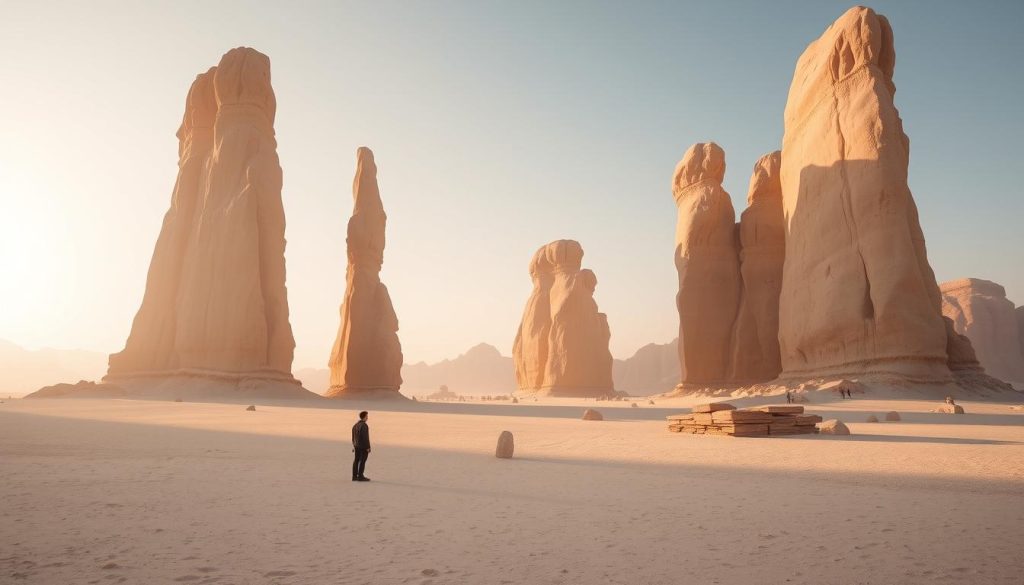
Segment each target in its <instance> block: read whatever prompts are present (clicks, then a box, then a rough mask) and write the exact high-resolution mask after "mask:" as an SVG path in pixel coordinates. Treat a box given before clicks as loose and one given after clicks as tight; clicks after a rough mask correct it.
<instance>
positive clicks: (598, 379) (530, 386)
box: [512, 240, 614, 396]
mask: <svg viewBox="0 0 1024 585" xmlns="http://www.w3.org/2000/svg"><path fill="white" fill-rule="evenodd" d="M582 261H583V247H582V246H580V244H579V242H576V241H573V240H556V241H554V242H551V243H550V244H547V245H546V246H544V247H542V248H541V249H540V250H538V251H537V253H536V254H534V257H533V261H531V263H530V276H531V278H533V281H534V290H533V293H532V294H531V295H530V299H529V301H527V305H526V309H525V311H524V312H523V320H522V323H521V324H520V326H519V331H518V333H517V334H516V340H515V343H514V345H513V348H512V355H513V360H514V361H515V364H516V381H517V383H518V385H519V388H520V390H522V391H525V392H536V393H540V394H545V395H550V396H607V395H610V394H613V393H614V389H613V385H612V355H611V352H610V351H608V341H609V339H610V338H611V332H610V331H609V329H608V318H607V317H606V316H605V314H604V313H600V312H598V308H597V303H596V302H595V301H594V290H595V289H596V287H597V277H596V276H595V275H594V273H593V272H592V271H590V270H587V269H581V268H580V267H581V265H582Z"/></svg>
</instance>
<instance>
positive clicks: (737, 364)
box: [730, 151, 786, 383]
mask: <svg viewBox="0 0 1024 585" xmlns="http://www.w3.org/2000/svg"><path fill="white" fill-rule="evenodd" d="M781 158H782V153H781V152H779V151H775V152H773V153H770V154H766V155H765V156H762V157H761V158H760V159H759V160H758V161H757V163H756V164H755V165H754V173H753V175H752V176H751V177H750V191H749V194H748V195H747V209H746V210H745V211H744V212H743V214H742V215H741V216H740V227H739V234H740V276H741V278H742V291H741V296H740V306H739V312H738V314H737V317H736V327H735V330H734V333H733V347H732V362H731V364H730V367H731V374H730V379H731V380H732V381H733V382H736V383H750V382H765V381H768V380H773V379H775V377H776V376H778V375H779V372H780V371H782V363H781V358H780V356H779V293H780V292H781V291H782V266H783V262H784V261H785V257H786V224H785V219H784V217H783V213H782V185H781V184H780V182H779V168H780V165H781Z"/></svg>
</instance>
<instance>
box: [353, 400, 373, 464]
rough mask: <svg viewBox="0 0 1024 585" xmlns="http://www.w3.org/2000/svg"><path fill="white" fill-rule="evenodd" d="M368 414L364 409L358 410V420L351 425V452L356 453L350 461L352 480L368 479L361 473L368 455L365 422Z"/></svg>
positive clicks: (366, 426)
mask: <svg viewBox="0 0 1024 585" xmlns="http://www.w3.org/2000/svg"><path fill="white" fill-rule="evenodd" d="M369 416H370V413H368V412H366V411H365V410H364V411H362V412H360V413H359V422H357V423H356V424H354V425H353V426H352V452H353V453H355V454H356V457H355V460H354V461H353V462H352V481H370V478H368V477H366V476H365V475H363V470H364V469H366V458H367V457H369V456H370V425H368V424H366V419H367V418H368V417H369Z"/></svg>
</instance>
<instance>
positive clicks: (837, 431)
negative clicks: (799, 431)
mask: <svg viewBox="0 0 1024 585" xmlns="http://www.w3.org/2000/svg"><path fill="white" fill-rule="evenodd" d="M818 431H819V432H820V433H821V434H823V435H849V434H850V429H849V427H847V426H846V425H845V424H843V421H841V420H836V419H834V418H833V419H830V420H827V421H825V422H823V423H821V424H819V425H818Z"/></svg>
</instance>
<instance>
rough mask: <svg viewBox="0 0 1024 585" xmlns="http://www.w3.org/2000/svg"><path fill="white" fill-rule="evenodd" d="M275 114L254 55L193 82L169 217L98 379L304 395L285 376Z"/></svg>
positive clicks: (288, 360)
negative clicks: (126, 330) (120, 342)
mask: <svg viewBox="0 0 1024 585" xmlns="http://www.w3.org/2000/svg"><path fill="white" fill-rule="evenodd" d="M211 96H212V100H211ZM214 106H215V107H214ZM276 107H277V104H276V100H275V97H274V91H273V88H272V87H271V83H270V60H269V59H268V58H267V56H266V55H263V54H262V53H259V52H258V51H255V50H253V49H250V48H244V47H243V48H237V49H232V50H231V51H228V52H227V53H226V54H225V55H224V56H223V57H222V58H221V60H220V63H219V64H218V65H217V67H216V68H214V69H211V70H210V71H209V72H207V73H206V74H204V75H201V76H200V77H199V78H197V80H196V82H195V83H194V84H193V87H192V91H191V92H190V97H189V102H188V105H187V107H186V115H185V120H184V122H183V123H182V127H181V130H179V140H180V141H181V142H180V149H179V150H180V152H179V155H180V161H179V165H180V166H179V175H178V184H177V185H176V187H175V192H174V196H173V198H172V203H171V210H170V211H169V212H168V214H167V217H166V218H165V221H164V226H163V229H162V230H161V235H160V238H159V240H158V242H157V247H156V250H155V251H154V255H153V263H152V265H151V268H150V273H149V279H148V281H147V287H146V294H145V297H144V300H143V304H142V307H141V308H140V310H139V314H138V315H137V317H136V319H135V322H134V323H133V326H132V332H131V334H130V335H129V339H128V343H127V344H126V347H125V350H124V351H123V352H121V353H119V354H115V355H114V356H111V360H110V369H109V372H108V375H107V376H106V377H105V378H104V380H105V381H110V382H116V383H117V384H118V385H119V386H123V387H128V388H130V389H132V390H133V391H141V392H142V393H147V391H149V390H150V389H152V388H154V387H158V388H162V390H167V389H168V388H169V387H171V386H174V387H175V390H174V391H175V392H178V393H185V394H189V395H192V394H198V395H203V394H204V393H206V394H222V393H225V392H227V393H229V394H230V392H231V391H233V390H241V391H245V392H246V393H247V394H248V395H250V396H252V395H267V396H280V397H291V396H295V397H299V396H302V397H305V396H312V395H311V393H309V392H307V391H306V390H304V389H303V388H302V387H301V385H300V384H299V382H298V381H297V380H295V379H294V378H293V377H292V375H291V365H292V356H293V352H294V348H295V341H294V338H293V337H292V330H291V325H290V324H289V321H288V295H287V289H286V288H285V259H284V249H285V238H284V230H285V218H284V208H283V205H282V202H281V185H282V175H281V166H280V163H279V161H278V157H277V142H276V139H275V137H274V115H275V112H276ZM214 112H215V114H213V113H214ZM211 114H213V115H212V116H211ZM211 123H212V128H211V127H210V125H211ZM197 175H198V178H197V177H196V176H197ZM169 378H173V379H174V380H179V379H181V378H185V379H187V380H188V383H185V384H180V383H178V381H173V383H168V379H169ZM179 387H184V389H182V388H179ZM189 388H193V389H194V388H199V389H198V390H195V391H191V392H190V391H188V389H189Z"/></svg>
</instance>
